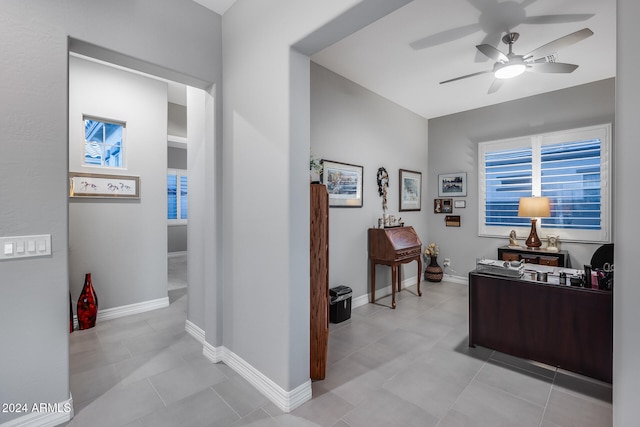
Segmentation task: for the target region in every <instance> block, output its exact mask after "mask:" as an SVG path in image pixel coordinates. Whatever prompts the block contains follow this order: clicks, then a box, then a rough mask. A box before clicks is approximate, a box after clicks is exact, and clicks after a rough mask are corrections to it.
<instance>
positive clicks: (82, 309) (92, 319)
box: [78, 273, 98, 330]
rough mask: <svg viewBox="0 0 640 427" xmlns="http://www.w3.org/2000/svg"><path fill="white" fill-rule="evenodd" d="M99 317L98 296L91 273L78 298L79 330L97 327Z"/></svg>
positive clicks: (85, 279) (85, 277)
mask: <svg viewBox="0 0 640 427" xmlns="http://www.w3.org/2000/svg"><path fill="white" fill-rule="evenodd" d="M97 317H98V296H97V295H96V292H95V290H94V289H93V283H92V282H91V273H87V274H86V275H85V276H84V286H83V288H82V292H81V293H80V298H78V329H80V330H83V329H89V328H93V327H94V326H96V318H97Z"/></svg>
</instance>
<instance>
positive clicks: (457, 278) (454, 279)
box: [442, 274, 469, 285]
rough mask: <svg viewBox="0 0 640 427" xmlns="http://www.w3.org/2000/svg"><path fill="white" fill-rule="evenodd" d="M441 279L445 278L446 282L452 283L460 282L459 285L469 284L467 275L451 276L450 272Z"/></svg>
mask: <svg viewBox="0 0 640 427" xmlns="http://www.w3.org/2000/svg"><path fill="white" fill-rule="evenodd" d="M442 280H445V281H447V282H453V283H460V284H461V285H468V284H469V277H468V276H467V277H464V276H453V275H451V274H445V275H444V277H443V278H442Z"/></svg>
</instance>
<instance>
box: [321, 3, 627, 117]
mask: <svg viewBox="0 0 640 427" xmlns="http://www.w3.org/2000/svg"><path fill="white" fill-rule="evenodd" d="M569 14H570V15H584V14H592V15H593V16H592V17H590V18H588V19H586V20H585V16H577V17H574V19H577V20H578V22H566V21H567V20H568V19H567V17H566V16H564V17H556V20H557V21H560V22H559V23H548V22H549V21H550V20H551V19H550V18H549V17H548V15H569ZM545 16H547V17H545ZM615 16H616V2H615V0H521V1H517V2H516V1H498V0H447V1H440V2H434V1H433V0H414V1H413V2H411V3H409V4H408V5H406V6H404V7H402V8H401V9H398V10H397V11H395V12H394V13H391V14H389V15H387V16H386V17H384V18H382V19H380V20H378V21H377V22H374V23H373V24H371V25H369V26H367V27H365V28H364V29H362V30H360V31H358V32H357V33H354V34H353V35H351V36H349V37H347V38H345V39H343V40H341V41H339V42H337V43H335V44H334V45H332V46H330V47H328V48H326V49H324V50H323V51H321V52H319V53H317V54H315V55H313V56H312V58H311V59H312V60H313V61H314V62H316V63H318V64H320V65H322V66H324V67H326V68H328V69H330V70H332V71H334V72H336V73H338V74H340V75H342V76H344V77H346V78H348V79H350V80H353V81H354V82H356V83H358V84H360V85H362V86H364V87H366V88H367V89H369V90H371V91H373V92H375V93H378V94H379V95H382V96H383V97H385V98H388V99H390V100H391V101H394V102H396V103H397V104H400V105H402V106H404V107H406V108H407V109H409V110H411V111H413V112H415V113H417V114H419V115H421V116H423V117H426V118H433V117H439V116H442V115H446V114H451V113H455V112H460V111H466V110H470V109H474V108H478V107H482V106H486V105H491V104H497V103H500V102H505V101H510V100H513V99H518V98H523V97H527V96H531V95H535V94H539V93H543V92H549V91H553V90H558V89H562V88H565V87H570V86H576V85H580V84H584V83H588V82H592V81H597V80H601V79H606V78H609V77H614V76H615V49H616V48H615V40H616V21H615ZM535 17H540V18H535ZM525 20H528V21H530V22H536V21H543V22H547V23H544V24H537V23H524V21H525ZM585 27H588V28H590V29H591V30H592V31H593V32H594V35H593V36H591V37H589V38H587V39H584V40H582V41H580V42H578V43H576V44H574V45H571V46H569V47H567V48H565V49H562V50H561V51H559V52H558V57H559V58H558V61H557V62H568V63H573V64H578V65H579V67H578V69H576V70H575V71H574V72H573V73H571V74H540V73H524V74H523V75H521V76H519V77H517V78H515V79H512V80H508V81H506V82H505V84H504V85H503V86H502V88H501V89H500V90H498V91H497V92H496V93H493V94H487V90H488V88H489V86H490V85H491V83H492V82H493V76H492V75H491V74H483V75H479V76H475V77H471V78H468V79H464V80H459V81H456V82H451V83H446V84H443V85H441V84H439V82H440V81H443V80H447V79H450V78H454V77H458V76H462V75H466V74H470V73H474V72H478V71H484V70H488V69H491V68H492V67H493V61H492V60H489V59H487V58H486V57H484V56H483V55H482V54H480V55H478V58H477V57H476V53H477V49H476V48H475V46H476V45H478V44H482V43H488V44H490V45H492V46H494V47H497V48H498V49H499V50H501V51H502V52H504V53H507V52H508V46H507V45H505V44H504V43H502V41H499V39H500V38H501V36H502V35H503V34H504V33H505V32H506V30H511V31H516V32H519V33H520V39H519V40H518V41H517V42H516V43H515V44H514V48H513V50H514V52H515V53H517V54H520V55H524V54H526V53H528V52H530V51H532V50H533V49H535V48H537V47H539V46H541V45H543V44H546V43H548V42H550V41H552V40H555V39H557V38H559V37H562V36H565V35H567V34H569V33H572V32H574V31H577V30H580V29H582V28H585ZM492 34H493V36H491V35H492ZM485 37H487V39H485ZM447 39H449V40H447ZM428 44H432V46H425V45H428ZM477 59H482V62H476V61H477Z"/></svg>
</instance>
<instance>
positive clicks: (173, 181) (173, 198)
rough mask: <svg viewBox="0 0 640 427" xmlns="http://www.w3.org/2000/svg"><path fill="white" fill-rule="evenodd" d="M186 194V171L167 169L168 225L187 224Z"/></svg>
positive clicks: (187, 192)
mask: <svg viewBox="0 0 640 427" xmlns="http://www.w3.org/2000/svg"><path fill="white" fill-rule="evenodd" d="M188 194H189V190H188V178H187V171H186V170H182V169H169V170H168V172H167V220H168V221H169V225H179V224H186V223H187V218H188V215H187V211H188V206H189V205H188Z"/></svg>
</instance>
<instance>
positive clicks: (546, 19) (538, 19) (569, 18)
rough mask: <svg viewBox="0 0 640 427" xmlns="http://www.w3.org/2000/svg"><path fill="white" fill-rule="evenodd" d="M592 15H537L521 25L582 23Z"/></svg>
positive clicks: (526, 19) (529, 17) (527, 18)
mask: <svg viewBox="0 0 640 427" xmlns="http://www.w3.org/2000/svg"><path fill="white" fill-rule="evenodd" d="M593 16H594V15H593V14H592V13H568V14H565V15H538V16H528V17H526V18H525V20H524V21H523V22H522V23H523V24H566V23H569V22H582V21H586V20H587V19H589V18H592V17H593Z"/></svg>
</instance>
